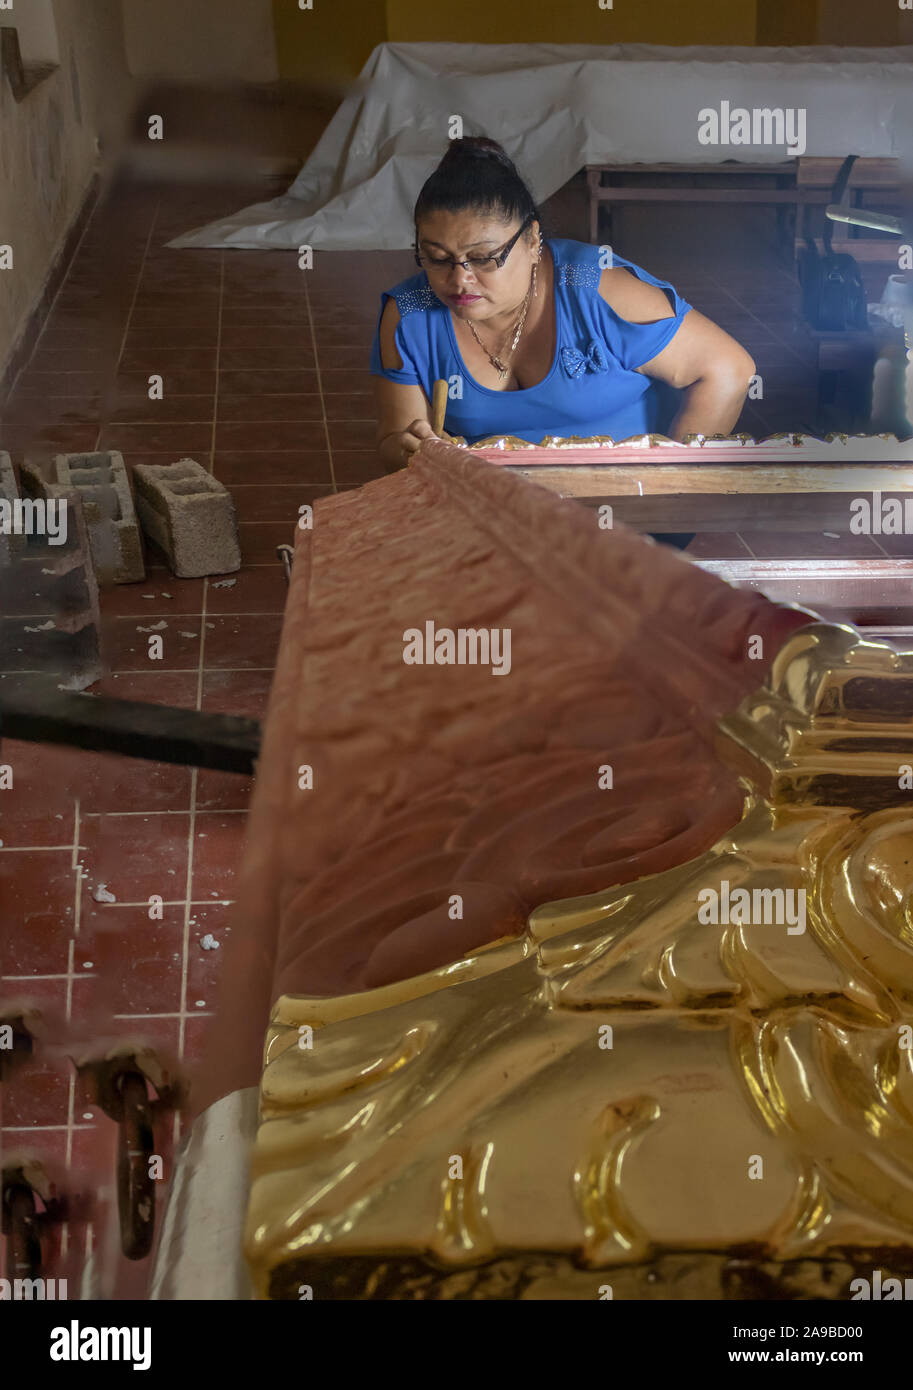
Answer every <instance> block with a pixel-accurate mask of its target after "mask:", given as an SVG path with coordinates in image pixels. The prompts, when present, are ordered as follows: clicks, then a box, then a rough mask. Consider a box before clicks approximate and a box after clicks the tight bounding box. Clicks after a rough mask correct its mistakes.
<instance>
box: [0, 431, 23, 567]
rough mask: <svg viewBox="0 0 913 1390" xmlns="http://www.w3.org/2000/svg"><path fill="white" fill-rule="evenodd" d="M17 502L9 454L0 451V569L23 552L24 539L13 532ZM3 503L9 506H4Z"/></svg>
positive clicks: (17, 494)
mask: <svg viewBox="0 0 913 1390" xmlns="http://www.w3.org/2000/svg"><path fill="white" fill-rule="evenodd" d="M18 501H19V489H18V487H17V486H16V475H15V473H14V472H13V464H12V460H11V459H10V456H9V454H5V453H3V452H2V451H0V568H2V567H3V566H5V565H10V564H12V562H13V561H14V560H15V559H17V558H18V557H19V556H20V555H22V554H23V552H24V550H25V545H26V538H25V536H24V535H23V534H22V533H21V532H19V531H16V530H15V526H16V518H15V507H16V503H17V502H18ZM4 503H8V504H9V505H8V506H4V505H3V504H4ZM7 514H8V515H7Z"/></svg>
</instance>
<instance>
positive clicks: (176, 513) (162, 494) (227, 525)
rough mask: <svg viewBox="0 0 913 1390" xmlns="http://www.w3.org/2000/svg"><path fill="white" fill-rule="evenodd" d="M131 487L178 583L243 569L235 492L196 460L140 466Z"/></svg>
mask: <svg viewBox="0 0 913 1390" xmlns="http://www.w3.org/2000/svg"><path fill="white" fill-rule="evenodd" d="M133 486H134V491H135V494H136V510H137V513H138V515H139V519H140V525H141V526H142V528H143V530H144V531H145V533H146V535H147V536H148V537H149V538H150V539H151V540H153V541H155V543H156V545H157V546H158V547H159V548H160V549H161V550H163V551H164V552H165V555H166V556H167V558H168V563H169V565H170V566H171V569H172V571H173V572H174V573H175V574H176V575H177V576H178V578H179V579H198V578H200V577H201V576H202V575H205V574H228V573H230V572H231V571H232V570H237V569H240V568H241V548H240V546H239V544H238V524H237V520H236V517H235V504H234V502H233V501H232V498H231V493H230V492H229V491H228V489H227V488H226V487H225V486H224V484H222V483H220V482H217V481H216V479H215V478H213V477H212V475H211V474H210V473H207V472H206V469H205V468H203V467H201V465H200V464H198V463H196V462H195V461H194V459H181V460H180V462H179V463H167V464H158V463H138V464H136V466H135V467H134V469H133Z"/></svg>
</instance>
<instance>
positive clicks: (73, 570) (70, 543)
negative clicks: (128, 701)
mask: <svg viewBox="0 0 913 1390" xmlns="http://www.w3.org/2000/svg"><path fill="white" fill-rule="evenodd" d="M21 471H22V489H23V492H25V493H27V494H28V495H29V496H30V497H33V498H44V499H45V500H46V501H48V500H50V499H52V498H53V499H55V500H57V501H65V502H66V539H65V541H64V542H63V544H61V545H53V546H52V545H49V544H47V542H46V541H45V539H44V538H42V537H39V536H36V537H30V539H29V545H28V549H27V551H26V555H25V562H24V563H23V564H22V565H20V566H18V567H17V577H18V585H19V589H20V591H21V601H20V602H17V601H16V598H15V597H13V598H12V609H11V611H15V610H16V609H18V610H19V611H20V612H21V613H26V612H27V613H28V614H29V615H30V616H29V621H28V622H27V623H26V622H24V621H22V620H21V619H11V620H10V621H11V623H14V624H15V626H16V640H17V642H18V643H20V644H25V645H24V648H21V650H22V652H23V659H24V661H25V666H26V668H27V669H28V670H31V671H41V672H44V673H48V674H55V675H60V676H62V677H63V678H64V679H63V681H62V687H63V688H64V689H69V690H84V689H85V687H86V686H87V685H92V684H93V683H94V682H95V681H97V680H98V678H99V676H100V675H101V674H102V670H103V666H102V661H101V615H100V612H99V605H98V584H97V582H96V579H95V570H94V567H93V563H92V549H91V543H90V540H89V530H88V527H87V525H86V520H85V516H84V513H83V505H82V499H81V496H80V492H79V490H78V489H77V488H66V487H61V486H60V485H59V484H57V483H55V482H53V481H51V480H50V479H49V477H48V473H47V470H46V469H45V468H42V466H41V465H40V464H36V463H28V462H26V463H24V464H23V465H22V470H21ZM36 598H37V599H38V600H39V601H38V602H37V603H36ZM42 620H43V621H42ZM11 636H12V631H11V633H10V637H11Z"/></svg>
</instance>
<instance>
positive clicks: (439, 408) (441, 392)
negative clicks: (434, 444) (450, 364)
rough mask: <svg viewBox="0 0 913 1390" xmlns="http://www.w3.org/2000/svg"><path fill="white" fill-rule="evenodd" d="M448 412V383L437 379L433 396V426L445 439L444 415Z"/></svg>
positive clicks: (436, 432) (440, 436)
mask: <svg viewBox="0 0 913 1390" xmlns="http://www.w3.org/2000/svg"><path fill="white" fill-rule="evenodd" d="M446 413H447V383H446V381H436V382H435V383H434V392H433V394H432V397H431V428H432V429H433V430H434V432H435V434H436V435H437V437H438V438H439V439H445V438H446V435H445V434H444V416H445V415H446Z"/></svg>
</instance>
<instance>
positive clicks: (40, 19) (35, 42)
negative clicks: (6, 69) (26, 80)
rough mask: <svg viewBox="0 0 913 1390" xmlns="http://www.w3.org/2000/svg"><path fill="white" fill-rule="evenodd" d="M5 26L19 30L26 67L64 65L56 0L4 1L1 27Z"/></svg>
mask: <svg viewBox="0 0 913 1390" xmlns="http://www.w3.org/2000/svg"><path fill="white" fill-rule="evenodd" d="M3 25H6V26H8V27H11V28H14V29H16V30H17V31H18V34H19V51H20V53H21V54H22V61H23V63H24V65H25V66H26V67H28V66H29V65H31V64H33V63H34V64H37V63H59V62H60V44H59V43H58V41H57V24H56V21H55V19H54V4H53V0H0V27H2V26H3Z"/></svg>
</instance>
